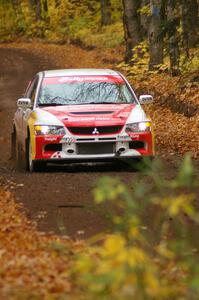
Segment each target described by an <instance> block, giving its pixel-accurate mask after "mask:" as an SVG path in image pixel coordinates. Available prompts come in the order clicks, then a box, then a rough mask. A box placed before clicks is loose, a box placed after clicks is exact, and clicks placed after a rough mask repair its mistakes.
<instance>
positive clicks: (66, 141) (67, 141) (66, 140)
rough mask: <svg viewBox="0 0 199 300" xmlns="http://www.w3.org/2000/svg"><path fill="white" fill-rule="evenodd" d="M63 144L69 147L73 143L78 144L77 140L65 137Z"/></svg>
mask: <svg viewBox="0 0 199 300" xmlns="http://www.w3.org/2000/svg"><path fill="white" fill-rule="evenodd" d="M61 143H66V144H68V145H71V144H73V143H76V139H75V138H74V137H68V136H66V137H63V138H62V140H61Z"/></svg>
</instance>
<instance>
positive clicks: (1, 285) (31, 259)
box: [0, 190, 84, 300]
mask: <svg viewBox="0 0 199 300" xmlns="http://www.w3.org/2000/svg"><path fill="white" fill-rule="evenodd" d="M0 211H1V214H0V298H1V299H2V300H3V299H19V300H22V299H27V300H28V299H58V297H59V299H60V297H61V296H62V295H64V296H65V297H67V296H68V297H69V296H70V297H69V299H71V297H72V294H73V295H74V287H73V286H72V283H71V281H70V279H69V271H70V266H71V263H72V261H73V256H74V254H78V253H80V252H82V250H83V249H84V243H83V242H79V241H77V242H74V241H72V240H70V239H69V238H67V237H65V238H62V239H60V238H59V237H58V236H54V235H46V234H42V233H39V232H37V230H36V226H35V225H34V224H33V223H31V222H30V221H28V220H27V218H26V217H25V215H23V214H22V213H21V212H20V206H19V205H18V204H16V203H15V202H14V200H13V199H12V198H11V195H10V193H9V192H5V191H3V190H0ZM64 299H67V298H64Z"/></svg>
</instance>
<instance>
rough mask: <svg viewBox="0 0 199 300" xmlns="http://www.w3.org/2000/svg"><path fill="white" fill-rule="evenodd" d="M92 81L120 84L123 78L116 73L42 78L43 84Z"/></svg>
mask: <svg viewBox="0 0 199 300" xmlns="http://www.w3.org/2000/svg"><path fill="white" fill-rule="evenodd" d="M78 82H79V83H92V82H94V83H95V82H98V83H100V82H108V83H116V84H121V83H124V80H123V79H122V78H121V77H120V76H119V75H118V76H117V75H114V76H113V75H107V76H99V75H92V76H88V75H87V76H86V75H80V76H63V77H60V76H59V77H51V78H44V81H43V85H48V84H59V83H60V84H62V83H78Z"/></svg>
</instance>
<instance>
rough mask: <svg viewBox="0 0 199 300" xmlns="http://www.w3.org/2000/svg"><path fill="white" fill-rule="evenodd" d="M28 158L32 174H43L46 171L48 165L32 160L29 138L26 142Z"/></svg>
mask: <svg viewBox="0 0 199 300" xmlns="http://www.w3.org/2000/svg"><path fill="white" fill-rule="evenodd" d="M26 157H27V169H28V171H30V172H41V171H43V170H44V169H45V167H46V163H45V162H40V161H36V160H33V159H32V145H31V141H30V137H28V139H27V142H26Z"/></svg>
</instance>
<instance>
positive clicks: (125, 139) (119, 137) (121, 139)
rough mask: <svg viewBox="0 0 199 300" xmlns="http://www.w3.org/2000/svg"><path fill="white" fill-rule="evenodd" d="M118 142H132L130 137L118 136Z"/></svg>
mask: <svg viewBox="0 0 199 300" xmlns="http://www.w3.org/2000/svg"><path fill="white" fill-rule="evenodd" d="M117 141H118V142H125V141H131V138H130V137H129V136H128V135H118V137H117Z"/></svg>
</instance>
